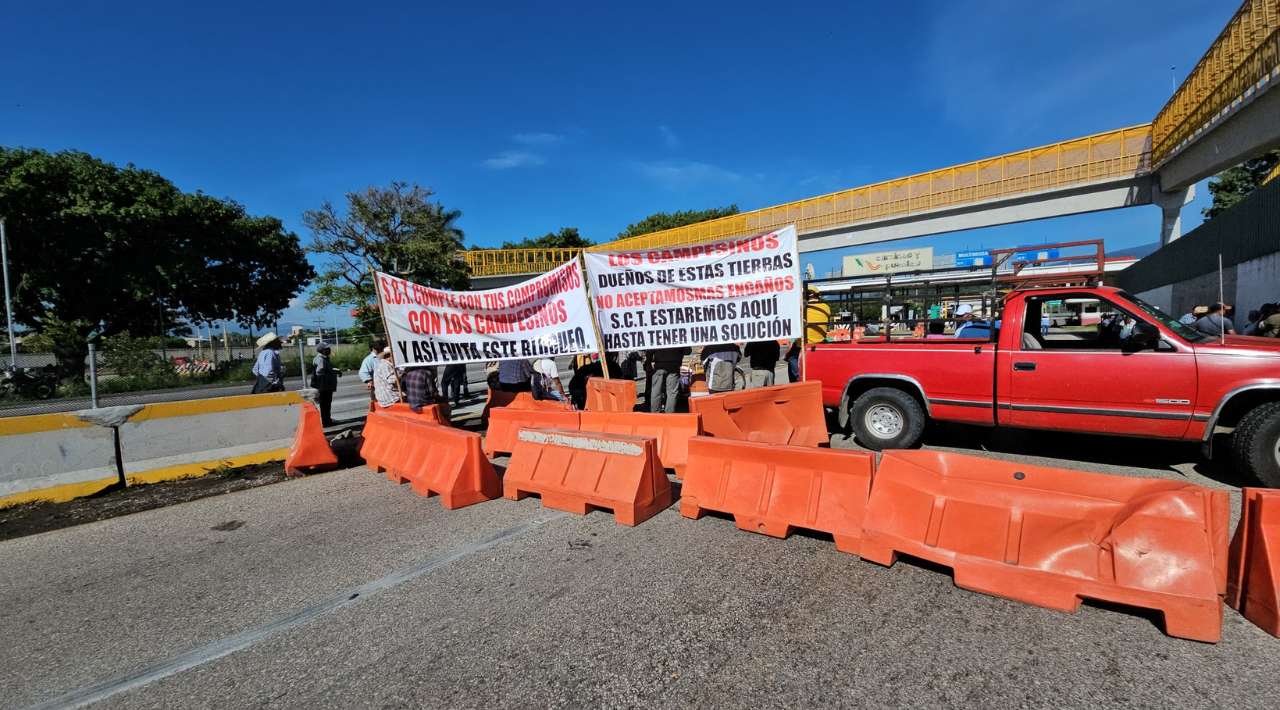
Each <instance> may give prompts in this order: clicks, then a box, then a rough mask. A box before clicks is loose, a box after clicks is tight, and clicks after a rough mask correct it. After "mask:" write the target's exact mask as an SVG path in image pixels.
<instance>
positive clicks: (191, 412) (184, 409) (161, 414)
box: [129, 392, 302, 424]
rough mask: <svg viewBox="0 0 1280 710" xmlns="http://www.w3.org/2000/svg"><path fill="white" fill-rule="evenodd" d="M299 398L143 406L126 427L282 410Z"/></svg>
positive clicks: (276, 395)
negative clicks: (173, 419) (263, 409)
mask: <svg viewBox="0 0 1280 710" xmlns="http://www.w3.org/2000/svg"><path fill="white" fill-rule="evenodd" d="M301 402H302V397H301V396H300V395H299V394H298V393H297V392H269V393H267V394H240V395H233V396H231V397H211V398H209V399H188V400H186V401H183V402H155V403H153V404H144V405H143V406H142V411H140V412H138V413H137V414H135V415H133V416H132V417H129V423H131V424H136V423H138V422H145V421H148V420H151V419H168V418H171V417H191V416H195V415H198V414H217V413H218V412H232V411H236V410H239V409H257V408H258V407H283V406H286V405H290V404H300V403H301Z"/></svg>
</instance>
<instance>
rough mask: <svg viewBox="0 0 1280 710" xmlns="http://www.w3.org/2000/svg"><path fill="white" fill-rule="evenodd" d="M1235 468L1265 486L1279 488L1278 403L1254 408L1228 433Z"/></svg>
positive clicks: (1279, 420) (1279, 408)
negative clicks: (1230, 433)
mask: <svg viewBox="0 0 1280 710" xmlns="http://www.w3.org/2000/svg"><path fill="white" fill-rule="evenodd" d="M1231 456H1232V458H1233V459H1234V460H1235V464H1236V469H1237V470H1239V471H1241V472H1242V473H1247V474H1249V475H1251V476H1253V477H1254V478H1256V479H1257V480H1258V481H1259V482H1260V483H1262V485H1264V486H1266V487H1267V488H1280V402H1268V403H1267V404H1262V405H1259V406H1257V407H1254V408H1253V409H1252V410H1250V411H1249V413H1248V414H1246V415H1244V417H1243V418H1241V419H1240V423H1239V424H1237V425H1236V430H1235V433H1233V434H1232V435H1231Z"/></svg>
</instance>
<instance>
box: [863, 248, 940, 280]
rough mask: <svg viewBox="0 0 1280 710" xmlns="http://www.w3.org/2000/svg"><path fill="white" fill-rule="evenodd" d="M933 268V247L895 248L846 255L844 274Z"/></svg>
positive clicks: (868, 274)
mask: <svg viewBox="0 0 1280 710" xmlns="http://www.w3.org/2000/svg"><path fill="white" fill-rule="evenodd" d="M932 268H933V247H920V248H918V249H895V250H893V251H879V252H873V253H870V254H850V255H848V256H846V257H844V268H843V275H844V276H878V275H882V274H896V273H900V272H903V271H924V270H927V269H932Z"/></svg>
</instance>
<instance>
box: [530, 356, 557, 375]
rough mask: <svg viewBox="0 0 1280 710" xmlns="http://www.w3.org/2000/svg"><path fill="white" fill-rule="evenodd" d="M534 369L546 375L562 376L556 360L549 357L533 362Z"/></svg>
mask: <svg viewBox="0 0 1280 710" xmlns="http://www.w3.org/2000/svg"><path fill="white" fill-rule="evenodd" d="M533 369H534V371H535V372H537V373H539V374H541V375H545V376H546V377H559V376H560V371H559V370H558V369H557V368H556V363H555V361H554V360H550V359H547V358H543V359H541V360H538V361H537V362H535V363H533Z"/></svg>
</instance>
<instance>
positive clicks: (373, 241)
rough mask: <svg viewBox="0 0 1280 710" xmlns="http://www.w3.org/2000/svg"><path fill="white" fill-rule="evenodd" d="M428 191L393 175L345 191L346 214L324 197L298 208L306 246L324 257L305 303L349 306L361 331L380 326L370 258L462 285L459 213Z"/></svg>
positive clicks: (413, 275)
mask: <svg viewBox="0 0 1280 710" xmlns="http://www.w3.org/2000/svg"><path fill="white" fill-rule="evenodd" d="M434 194H435V193H434V192H432V191H431V190H429V189H426V188H424V187H420V186H418V185H416V184H412V185H411V184H409V183H404V182H393V183H391V185H390V186H388V187H369V188H366V189H365V190H363V191H362V192H349V193H347V196H346V199H347V209H346V212H345V214H343V213H339V212H338V210H337V208H335V207H334V206H333V204H332V203H330V202H328V201H327V200H326V201H325V202H324V203H323V204H322V205H320V209H317V210H308V211H307V212H306V213H305V214H303V216H302V221H303V223H304V224H306V225H307V228H308V229H310V230H311V233H312V240H311V246H310V247H309V251H311V252H312V253H314V254H319V255H321V257H323V258H324V262H323V264H322V265H321V271H320V276H319V277H318V278H317V279H316V282H315V287H314V288H312V290H311V295H310V296H309V297H308V298H307V307H308V308H314V309H319V308H324V307H326V306H332V305H336V306H351V307H353V315H355V317H356V319H357V321H359V323H360V325H361V326H362V327H363V328H364V329H365V330H366V331H368V332H373V333H381V332H382V322H381V320H380V319H379V317H378V312H377V310H376V308H374V307H373V305H374V304H375V303H376V301H377V293H376V291H375V290H374V284H373V278H372V276H371V275H370V274H369V264H372V265H373V268H375V269H377V270H378V271H382V272H384V273H388V274H395V275H396V276H399V277H400V278H403V279H407V280H409V281H412V282H414V283H418V284H422V285H423V286H431V287H433V288H443V289H455V290H456V289H465V288H467V287H468V286H469V285H470V283H471V281H470V277H469V276H468V274H467V267H466V264H465V263H464V262H463V261H462V260H461V259H459V258H458V251H459V250H461V249H462V239H463V234H462V230H461V229H459V228H458V227H457V225H456V224H455V223H456V222H457V221H458V218H459V217H461V216H462V213H461V212H459V211H458V210H447V209H445V208H444V206H443V205H441V204H440V203H439V202H432V201H431V196H432V195H434Z"/></svg>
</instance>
